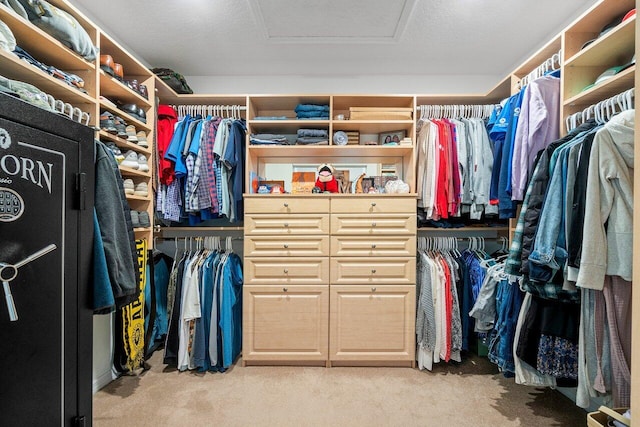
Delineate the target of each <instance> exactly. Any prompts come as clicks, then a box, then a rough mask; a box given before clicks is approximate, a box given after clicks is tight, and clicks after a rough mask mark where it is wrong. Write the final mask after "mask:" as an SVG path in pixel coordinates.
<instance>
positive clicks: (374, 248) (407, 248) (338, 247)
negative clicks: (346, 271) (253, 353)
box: [245, 236, 416, 257]
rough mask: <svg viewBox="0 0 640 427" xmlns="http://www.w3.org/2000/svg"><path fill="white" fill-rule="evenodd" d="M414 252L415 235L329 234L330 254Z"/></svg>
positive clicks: (360, 254) (396, 253)
mask: <svg viewBox="0 0 640 427" xmlns="http://www.w3.org/2000/svg"><path fill="white" fill-rule="evenodd" d="M245 253H246V251H245ZM415 253H416V236H331V256H360V257H362V256H377V257H382V256H385V257H396V256H405V257H407V256H415Z"/></svg>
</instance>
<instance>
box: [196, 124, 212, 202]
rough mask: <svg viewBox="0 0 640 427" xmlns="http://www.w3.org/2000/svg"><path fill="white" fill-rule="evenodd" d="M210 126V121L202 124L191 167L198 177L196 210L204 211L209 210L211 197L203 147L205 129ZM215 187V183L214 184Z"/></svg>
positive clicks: (205, 134)
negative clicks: (198, 143) (193, 162)
mask: <svg viewBox="0 0 640 427" xmlns="http://www.w3.org/2000/svg"><path fill="white" fill-rule="evenodd" d="M210 126H211V120H205V122H204V123H203V124H202V134H201V136H200V146H199V148H198V156H197V157H196V164H195V166H194V167H193V172H194V174H196V176H197V177H198V181H197V182H196V183H195V187H196V188H195V194H196V197H197V199H198V210H205V209H209V208H211V196H210V194H209V188H207V185H208V179H207V178H209V177H208V176H205V174H207V170H206V169H205V167H206V163H207V162H206V159H205V158H204V153H205V150H206V147H205V146H204V142H205V140H206V139H207V129H208V128H209V127H210ZM214 185H215V182H214Z"/></svg>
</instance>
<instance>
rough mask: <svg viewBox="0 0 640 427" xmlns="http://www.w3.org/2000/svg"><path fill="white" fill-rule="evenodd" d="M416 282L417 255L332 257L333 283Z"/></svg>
mask: <svg viewBox="0 0 640 427" xmlns="http://www.w3.org/2000/svg"><path fill="white" fill-rule="evenodd" d="M415 282H416V259H415V256H413V257H410V258H404V257H384V258H382V257H338V258H331V284H332V285H334V284H340V285H347V284H353V285H369V284H386V285H394V284H397V285H411V284H415Z"/></svg>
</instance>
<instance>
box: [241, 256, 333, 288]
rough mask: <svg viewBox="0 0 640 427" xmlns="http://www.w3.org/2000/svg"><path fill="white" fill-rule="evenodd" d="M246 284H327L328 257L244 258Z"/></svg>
mask: <svg viewBox="0 0 640 427" xmlns="http://www.w3.org/2000/svg"><path fill="white" fill-rule="evenodd" d="M244 278H245V283H246V284H248V285H328V284H329V258H307V257H304V258H303V257H300V258H251V257H246V258H245V259H244Z"/></svg>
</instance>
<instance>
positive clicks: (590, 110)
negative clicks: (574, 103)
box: [565, 88, 635, 132]
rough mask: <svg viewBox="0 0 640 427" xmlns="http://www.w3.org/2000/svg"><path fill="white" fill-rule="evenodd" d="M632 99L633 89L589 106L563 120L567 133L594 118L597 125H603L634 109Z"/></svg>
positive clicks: (633, 96)
mask: <svg viewBox="0 0 640 427" xmlns="http://www.w3.org/2000/svg"><path fill="white" fill-rule="evenodd" d="M634 98H635V89H634V88H632V89H628V90H625V91H624V92H620V93H619V94H617V95H614V96H612V97H610V98H607V99H605V100H602V101H600V102H597V103H595V104H593V105H590V106H588V107H587V108H585V109H584V110H582V111H578V112H577V113H574V114H571V115H570V116H568V117H567V118H566V119H565V125H566V128H567V132H570V131H572V130H573V129H575V128H577V127H578V126H580V124H582V123H584V122H586V121H587V120H589V119H591V118H594V119H595V120H596V123H598V124H605V123H606V122H608V121H609V120H611V118H612V117H613V116H615V115H616V114H618V113H621V112H622V111H626V110H631V109H633V108H635V107H634V104H635V102H634V101H635V100H634Z"/></svg>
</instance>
